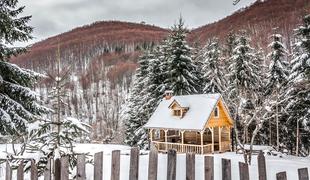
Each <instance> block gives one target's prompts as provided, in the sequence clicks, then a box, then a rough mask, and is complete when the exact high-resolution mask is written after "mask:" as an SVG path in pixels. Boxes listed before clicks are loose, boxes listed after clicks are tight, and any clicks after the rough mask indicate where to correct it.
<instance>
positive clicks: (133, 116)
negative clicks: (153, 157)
mask: <svg viewBox="0 0 310 180" xmlns="http://www.w3.org/2000/svg"><path fill="white" fill-rule="evenodd" d="M138 64H139V67H138V69H137V71H136V74H135V78H134V82H133V88H132V91H131V93H130V97H129V100H128V105H127V106H128V107H127V110H126V112H125V113H126V114H127V115H126V118H125V120H124V122H125V143H126V144H128V145H129V146H137V145H138V142H139V141H140V138H141V137H139V136H137V130H138V131H139V130H140V129H141V127H142V126H143V125H144V123H146V122H145V117H144V116H145V113H144V112H143V109H142V106H143V105H144V103H146V102H145V99H144V98H145V97H146V96H145V91H144V88H145V79H146V77H147V73H148V65H149V54H148V52H147V51H145V52H144V53H143V55H142V56H141V57H139V59H138ZM142 134H143V133H142ZM143 142H144V141H143Z"/></svg>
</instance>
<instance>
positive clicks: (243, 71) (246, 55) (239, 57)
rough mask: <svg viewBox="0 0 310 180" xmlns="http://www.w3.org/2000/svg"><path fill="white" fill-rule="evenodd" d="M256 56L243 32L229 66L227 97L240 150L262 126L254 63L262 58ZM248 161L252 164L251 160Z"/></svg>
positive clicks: (259, 88)
mask: <svg viewBox="0 0 310 180" xmlns="http://www.w3.org/2000/svg"><path fill="white" fill-rule="evenodd" d="M257 55H258V53H257V52H255V50H254V49H253V48H252V47H251V46H250V44H249V39H248V38H247V37H246V36H245V35H244V33H241V35H239V37H238V39H237V46H236V47H235V49H234V51H233V56H232V59H231V65H230V66H229V71H230V73H229V83H228V84H229V86H228V92H229V93H228V98H229V100H230V103H232V104H233V106H232V107H233V108H234V110H233V112H234V119H236V123H235V128H234V129H235V132H236V137H237V142H238V145H239V146H240V147H243V145H242V144H244V143H249V137H251V144H253V141H254V139H255V136H256V135H257V133H258V131H259V128H260V127H261V124H262V122H261V120H260V118H257V116H259V113H260V111H261V107H262V106H261V105H260V104H259V101H258V99H259V98H258V97H259V94H260V90H261V85H262V83H261V77H260V66H259V65H258V64H257V63H258V62H259V61H260V60H261V58H259V57H257ZM251 125H252V126H253V132H252V133H250V135H251V136H250V135H249V127H250V126H251ZM239 130H241V131H242V132H243V133H242V134H243V136H242V138H243V143H241V141H240V139H239V137H240V136H239V133H238V132H239ZM245 157H246V156H245ZM249 158H251V155H249ZM247 161H248V160H246V162H247ZM249 162H251V160H250V159H249Z"/></svg>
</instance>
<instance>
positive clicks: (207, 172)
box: [5, 148, 309, 180]
mask: <svg viewBox="0 0 310 180" xmlns="http://www.w3.org/2000/svg"><path fill="white" fill-rule="evenodd" d="M167 154H168V155H167V156H168V158H167V180H176V165H177V153H176V151H175V150H173V149H171V150H168V152H167ZM120 155H121V154H120V150H114V151H112V160H111V180H119V179H120ZM139 156H140V153H139V149H138V148H132V149H131V150H130V168H129V177H128V179H129V180H138V179H139V177H138V174H139ZM257 158H258V159H257V162H258V175H259V180H267V174H266V162H265V157H264V155H263V153H262V152H260V153H259V155H258V157H257ZM77 161H78V163H77V174H76V177H75V178H76V180H85V179H86V178H87V174H86V172H85V155H78V156H77ZM157 168H158V154H157V152H156V151H150V153H149V167H148V180H157V175H158V174H157ZM51 171H52V168H51V163H50V161H49V164H48V168H47V169H46V170H45V171H44V180H69V162H68V158H67V157H62V158H61V159H56V160H55V162H54V172H55V173H52V172H51ZM296 173H298V177H299V180H309V174H308V169H307V168H301V169H298V172H296ZM239 174H240V180H249V167H248V165H247V164H245V163H243V162H239ZM52 176H53V177H52ZM5 178H6V179H5V180H12V168H11V167H10V166H9V163H7V165H6V177H5ZM30 179H31V180H38V170H37V167H36V165H35V162H34V160H32V161H31V169H30ZM102 179H103V152H99V153H96V154H95V155H94V180H102ZM204 179H205V180H213V179H214V159H213V157H212V156H205V157H204ZM231 179H232V176H231V160H230V159H222V180H231ZM276 179H277V180H286V179H287V177H286V172H279V173H277V174H276ZM17 180H24V163H23V161H21V162H20V164H19V167H18V168H17ZM186 180H195V154H186Z"/></svg>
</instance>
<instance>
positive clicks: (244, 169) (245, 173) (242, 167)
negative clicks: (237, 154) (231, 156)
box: [239, 162, 250, 180]
mask: <svg viewBox="0 0 310 180" xmlns="http://www.w3.org/2000/svg"><path fill="white" fill-rule="evenodd" d="M239 177H240V180H249V179H250V176H249V166H248V164H246V163H243V162H239Z"/></svg>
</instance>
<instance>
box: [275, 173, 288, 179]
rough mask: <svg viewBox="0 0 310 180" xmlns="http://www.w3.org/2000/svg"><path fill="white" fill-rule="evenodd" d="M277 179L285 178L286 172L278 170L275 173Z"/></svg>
mask: <svg viewBox="0 0 310 180" xmlns="http://www.w3.org/2000/svg"><path fill="white" fill-rule="evenodd" d="M276 176H277V180H287V177H286V172H279V173H277V175H276Z"/></svg>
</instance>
